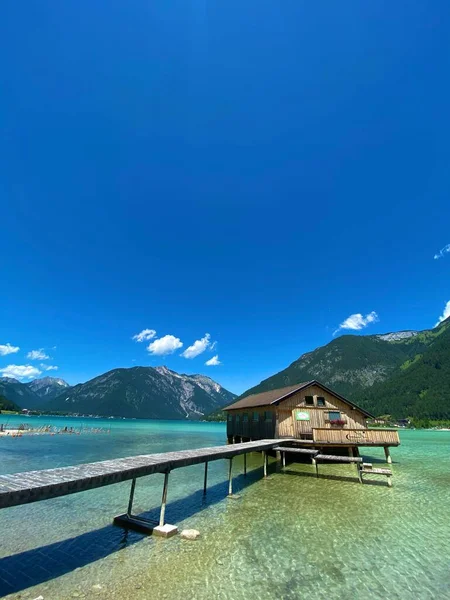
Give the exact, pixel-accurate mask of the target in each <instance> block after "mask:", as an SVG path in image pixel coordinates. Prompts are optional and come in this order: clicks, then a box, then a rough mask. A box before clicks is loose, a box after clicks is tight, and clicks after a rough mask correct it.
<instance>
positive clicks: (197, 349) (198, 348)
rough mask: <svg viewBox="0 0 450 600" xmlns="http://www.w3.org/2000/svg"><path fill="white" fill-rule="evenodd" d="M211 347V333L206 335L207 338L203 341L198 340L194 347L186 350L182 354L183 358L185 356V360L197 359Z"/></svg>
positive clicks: (203, 338)
mask: <svg viewBox="0 0 450 600" xmlns="http://www.w3.org/2000/svg"><path fill="white" fill-rule="evenodd" d="M214 343H215V342H214ZM210 346H211V336H210V335H209V333H205V337H202V339H201V340H196V341H195V342H194V343H193V344H192V346H189V348H186V350H185V351H184V352H182V353H181V356H184V358H195V357H196V356H198V355H199V354H201V353H202V352H204V351H205V350H206V349H207V348H209V347H210Z"/></svg>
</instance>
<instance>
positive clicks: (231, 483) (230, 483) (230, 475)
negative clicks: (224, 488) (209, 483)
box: [228, 458, 233, 496]
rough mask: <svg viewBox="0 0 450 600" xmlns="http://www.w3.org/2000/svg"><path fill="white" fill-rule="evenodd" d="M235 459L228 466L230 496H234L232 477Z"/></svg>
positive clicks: (231, 459)
mask: <svg viewBox="0 0 450 600" xmlns="http://www.w3.org/2000/svg"><path fill="white" fill-rule="evenodd" d="M232 466H233V458H230V463H229V465H228V495H229V496H232V495H233V475H232Z"/></svg>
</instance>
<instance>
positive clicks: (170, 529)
mask: <svg viewBox="0 0 450 600" xmlns="http://www.w3.org/2000/svg"><path fill="white" fill-rule="evenodd" d="M169 473H170V471H166V472H165V473H164V487H163V493H162V499H161V512H160V513H159V525H158V527H155V528H154V529H153V534H154V535H160V536H162V537H171V536H172V535H175V534H176V533H178V527H176V525H169V524H168V523H166V524H165V523H164V521H165V517H166V504H167V488H168V485H169Z"/></svg>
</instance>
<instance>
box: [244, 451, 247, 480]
mask: <svg viewBox="0 0 450 600" xmlns="http://www.w3.org/2000/svg"><path fill="white" fill-rule="evenodd" d="M244 475H245V476H246V477H247V454H244Z"/></svg>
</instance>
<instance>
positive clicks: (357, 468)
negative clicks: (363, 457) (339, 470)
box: [356, 463, 363, 483]
mask: <svg viewBox="0 0 450 600" xmlns="http://www.w3.org/2000/svg"><path fill="white" fill-rule="evenodd" d="M356 470H357V471H358V480H359V483H362V482H363V479H362V473H361V464H358V463H356Z"/></svg>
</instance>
